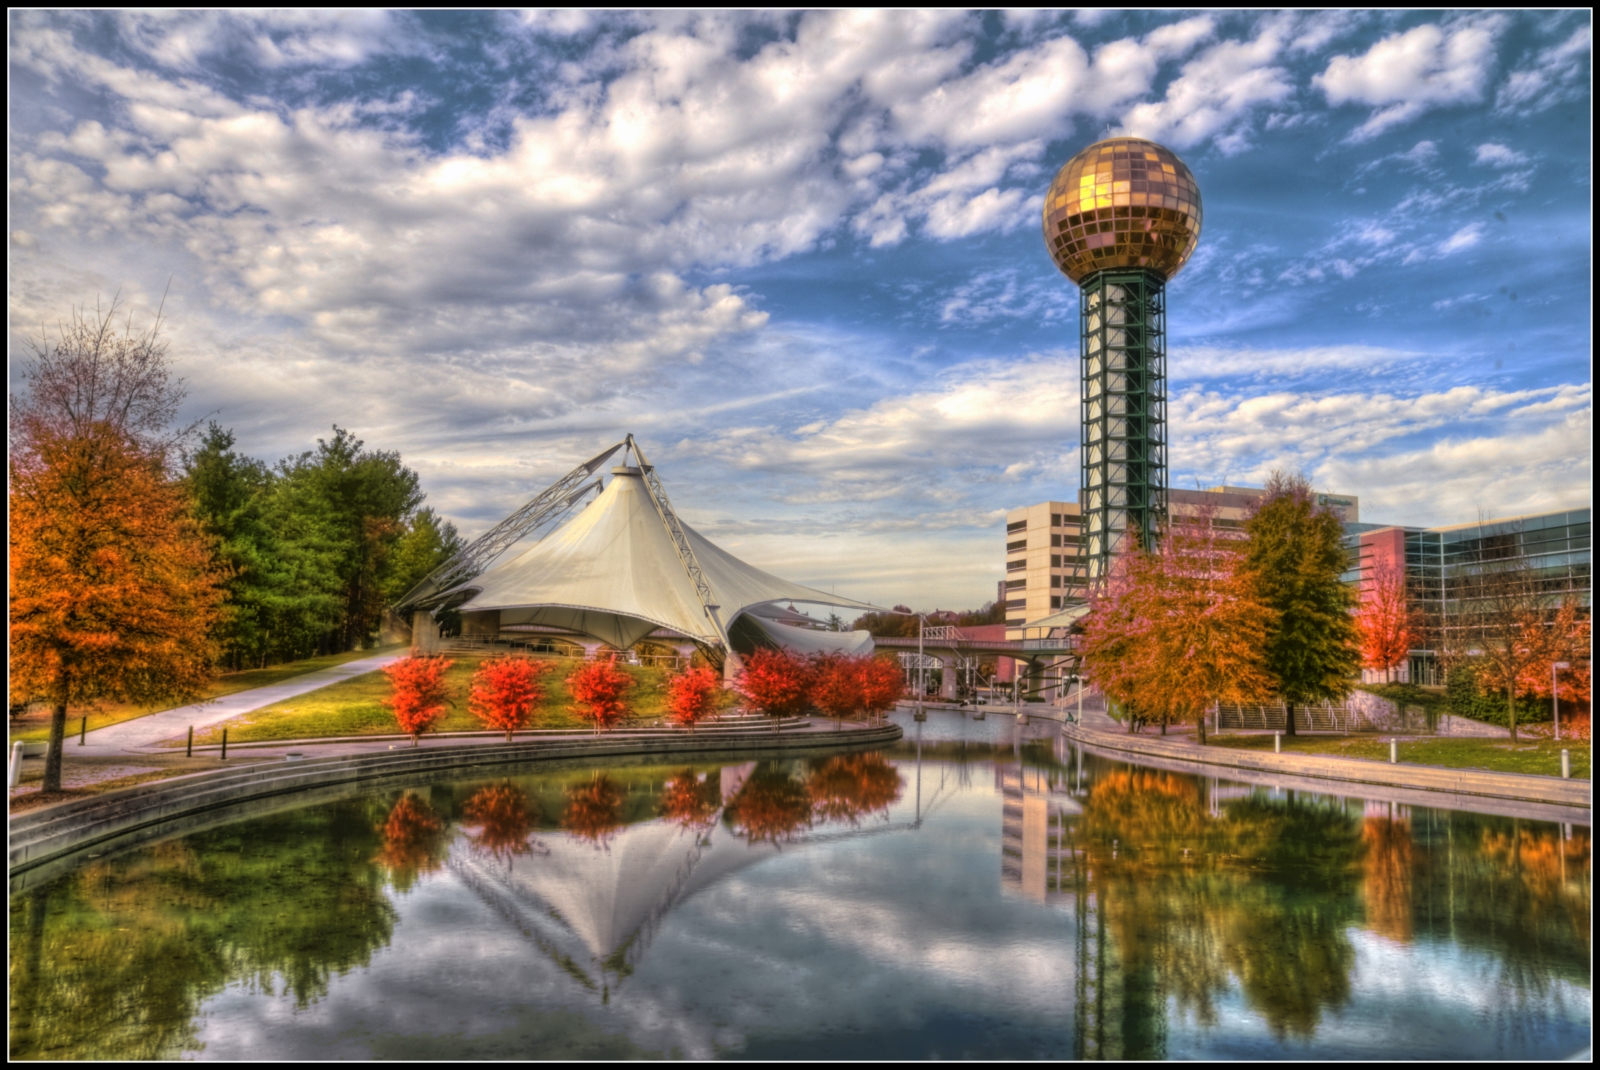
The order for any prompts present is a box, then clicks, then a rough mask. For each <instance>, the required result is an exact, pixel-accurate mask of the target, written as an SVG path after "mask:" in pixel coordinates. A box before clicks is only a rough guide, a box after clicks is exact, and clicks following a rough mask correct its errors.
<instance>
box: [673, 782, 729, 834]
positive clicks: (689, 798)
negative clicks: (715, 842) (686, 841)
mask: <svg viewBox="0 0 1600 1070" xmlns="http://www.w3.org/2000/svg"><path fill="white" fill-rule="evenodd" d="M721 805H722V792H721V790H720V786H719V782H718V781H716V780H713V779H711V778H710V777H706V778H705V779H703V780H702V779H701V778H700V777H699V776H698V775H697V774H696V773H695V771H694V770H693V769H684V770H682V771H681V772H678V773H675V774H673V776H672V778H671V779H670V780H668V781H667V783H666V786H665V787H664V788H662V789H661V816H662V817H664V818H666V819H667V820H668V821H671V822H672V823H673V824H675V825H680V826H682V827H683V828H686V829H700V828H705V827H706V826H708V825H710V824H711V823H712V822H713V821H714V820H716V816H717V808H718V807H720V806H721Z"/></svg>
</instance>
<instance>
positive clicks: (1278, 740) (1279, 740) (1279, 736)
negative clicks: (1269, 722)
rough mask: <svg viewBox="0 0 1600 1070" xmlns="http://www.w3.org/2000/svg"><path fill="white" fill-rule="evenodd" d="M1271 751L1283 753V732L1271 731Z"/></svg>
mask: <svg viewBox="0 0 1600 1070" xmlns="http://www.w3.org/2000/svg"><path fill="white" fill-rule="evenodd" d="M1272 753H1273V754H1282V753H1283V733H1282V732H1274V733H1272Z"/></svg>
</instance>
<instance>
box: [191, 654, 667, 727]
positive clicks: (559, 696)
mask: <svg viewBox="0 0 1600 1070" xmlns="http://www.w3.org/2000/svg"><path fill="white" fill-rule="evenodd" d="M452 660H454V662H455V664H454V665H453V666H451V668H450V669H449V671H448V672H446V673H445V682H446V685H447V686H448V687H449V689H450V693H451V695H452V697H453V698H454V708H453V709H451V710H450V711H449V712H448V713H446V714H445V716H444V719H443V720H441V721H440V722H439V723H438V724H437V725H435V730H436V731H440V732H477V731H482V730H483V725H482V724H481V723H479V721H478V719H477V718H476V717H474V716H473V715H472V713H471V712H470V711H469V710H468V709H467V692H468V691H469V690H470V687H471V680H472V674H473V672H474V671H475V670H476V669H477V667H478V663H479V662H481V661H482V660H483V659H482V658H477V657H470V656H464V655H463V656H456V657H454V658H453V659H452ZM539 660H541V661H549V662H551V663H552V664H553V665H554V668H553V669H552V671H551V672H549V673H548V674H546V675H545V677H544V686H545V701H544V703H543V704H542V705H541V706H540V708H539V710H538V712H537V713H536V715H535V717H534V723H533V727H535V728H582V727H585V726H584V723H583V722H582V721H580V720H578V718H577V717H576V716H575V715H574V714H573V712H572V709H571V705H572V700H571V696H570V695H569V694H568V693H567V685H566V677H567V676H569V675H571V674H572V672H573V671H574V670H576V669H577V667H578V666H579V664H581V663H580V662H579V661H577V660H576V659H573V658H556V657H550V658H540V659H539ZM620 668H621V669H622V670H623V671H624V672H626V673H627V674H628V675H629V676H632V677H633V680H634V686H633V690H632V691H631V692H630V693H629V697H628V701H629V708H630V710H631V718H630V722H629V723H635V724H637V723H649V722H653V721H655V720H657V719H658V718H660V717H661V716H662V714H664V713H665V712H666V707H667V676H668V673H667V671H666V670H665V669H658V668H652V667H643V666H636V665H623V666H620ZM389 694H390V685H389V678H388V677H387V676H385V675H384V674H383V673H381V672H369V673H364V674H362V675H361V676H356V677H353V678H351V679H349V680H345V681H343V682H341V683H337V684H333V685H331V686H329V687H324V688H322V689H321V690H319V691H312V692H309V693H307V694H304V695H301V696H299V697H298V698H292V699H289V700H288V701H286V702H280V703H278V704H277V705H274V706H266V707H263V708H262V709H259V710H255V711H252V712H250V713H246V714H243V715H242V716H239V717H235V718H234V719H233V720H231V721H229V722H228V724H227V727H228V742H229V743H250V742H260V741H265V740H272V739H319V738H324V737H328V736H381V735H394V734H397V733H398V732H399V731H400V729H399V727H398V726H397V725H396V724H395V720H394V714H393V712H391V711H390V709H389V707H387V706H385V705H384V704H383V700H384V699H386V698H388V697H389ZM221 740H222V726H221V725H218V726H216V727H213V728H211V729H208V730H206V731H205V732H197V733H195V737H194V741H195V742H196V743H218V742H221ZM180 745H181V744H180Z"/></svg>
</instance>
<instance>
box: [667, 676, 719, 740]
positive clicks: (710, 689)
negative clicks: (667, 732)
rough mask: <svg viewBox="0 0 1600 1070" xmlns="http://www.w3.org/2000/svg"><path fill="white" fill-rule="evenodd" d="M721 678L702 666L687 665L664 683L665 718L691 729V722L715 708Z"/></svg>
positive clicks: (692, 729)
mask: <svg viewBox="0 0 1600 1070" xmlns="http://www.w3.org/2000/svg"><path fill="white" fill-rule="evenodd" d="M721 689H722V678H721V677H720V676H719V675H718V674H717V672H716V670H714V669H709V668H706V667H704V666H702V667H700V668H698V669H688V670H686V671H684V672H681V673H679V674H678V675H676V676H674V677H673V678H672V679H671V680H670V681H669V682H668V683H667V719H668V720H669V721H671V722H672V723H673V724H675V725H682V726H683V727H685V728H687V729H689V730H690V731H691V732H692V731H694V726H695V725H696V724H697V723H699V722H700V721H703V720H705V719H706V718H707V717H709V716H711V715H712V714H713V713H715V712H716V710H717V704H718V703H717V699H718V696H719V693H720V691H721Z"/></svg>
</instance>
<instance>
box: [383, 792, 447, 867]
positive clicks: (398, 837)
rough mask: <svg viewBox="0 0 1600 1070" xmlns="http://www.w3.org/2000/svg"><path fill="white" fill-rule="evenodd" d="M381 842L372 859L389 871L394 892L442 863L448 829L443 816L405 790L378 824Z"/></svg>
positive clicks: (419, 797) (413, 793)
mask: <svg viewBox="0 0 1600 1070" xmlns="http://www.w3.org/2000/svg"><path fill="white" fill-rule="evenodd" d="M378 833H379V835H381V836H382V837H383V846H382V847H380V848H379V850H378V854H377V856H376V857H375V858H373V861H374V862H376V863H377V864H378V865H380V866H382V867H383V868H384V869H386V870H388V872H389V880H390V883H392V884H393V885H394V888H395V890H396V891H398V892H408V891H410V890H411V886H412V885H413V884H415V883H416V881H417V876H418V874H421V873H432V872H434V871H435V870H437V869H438V868H439V867H440V866H442V865H443V864H444V856H445V854H446V850H447V846H448V844H449V841H450V833H449V830H448V828H447V827H446V825H445V822H444V821H443V819H441V818H440V817H439V815H438V814H436V813H434V812H433V808H432V807H430V806H429V805H428V804H427V803H426V802H424V801H423V800H422V797H421V796H419V795H418V794H417V793H416V792H413V791H408V792H406V793H405V794H404V795H402V796H400V800H399V801H398V802H396V803H395V804H394V807H393V808H392V809H390V811H389V816H388V817H387V818H386V819H385V820H384V822H383V824H382V825H380V826H378Z"/></svg>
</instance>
